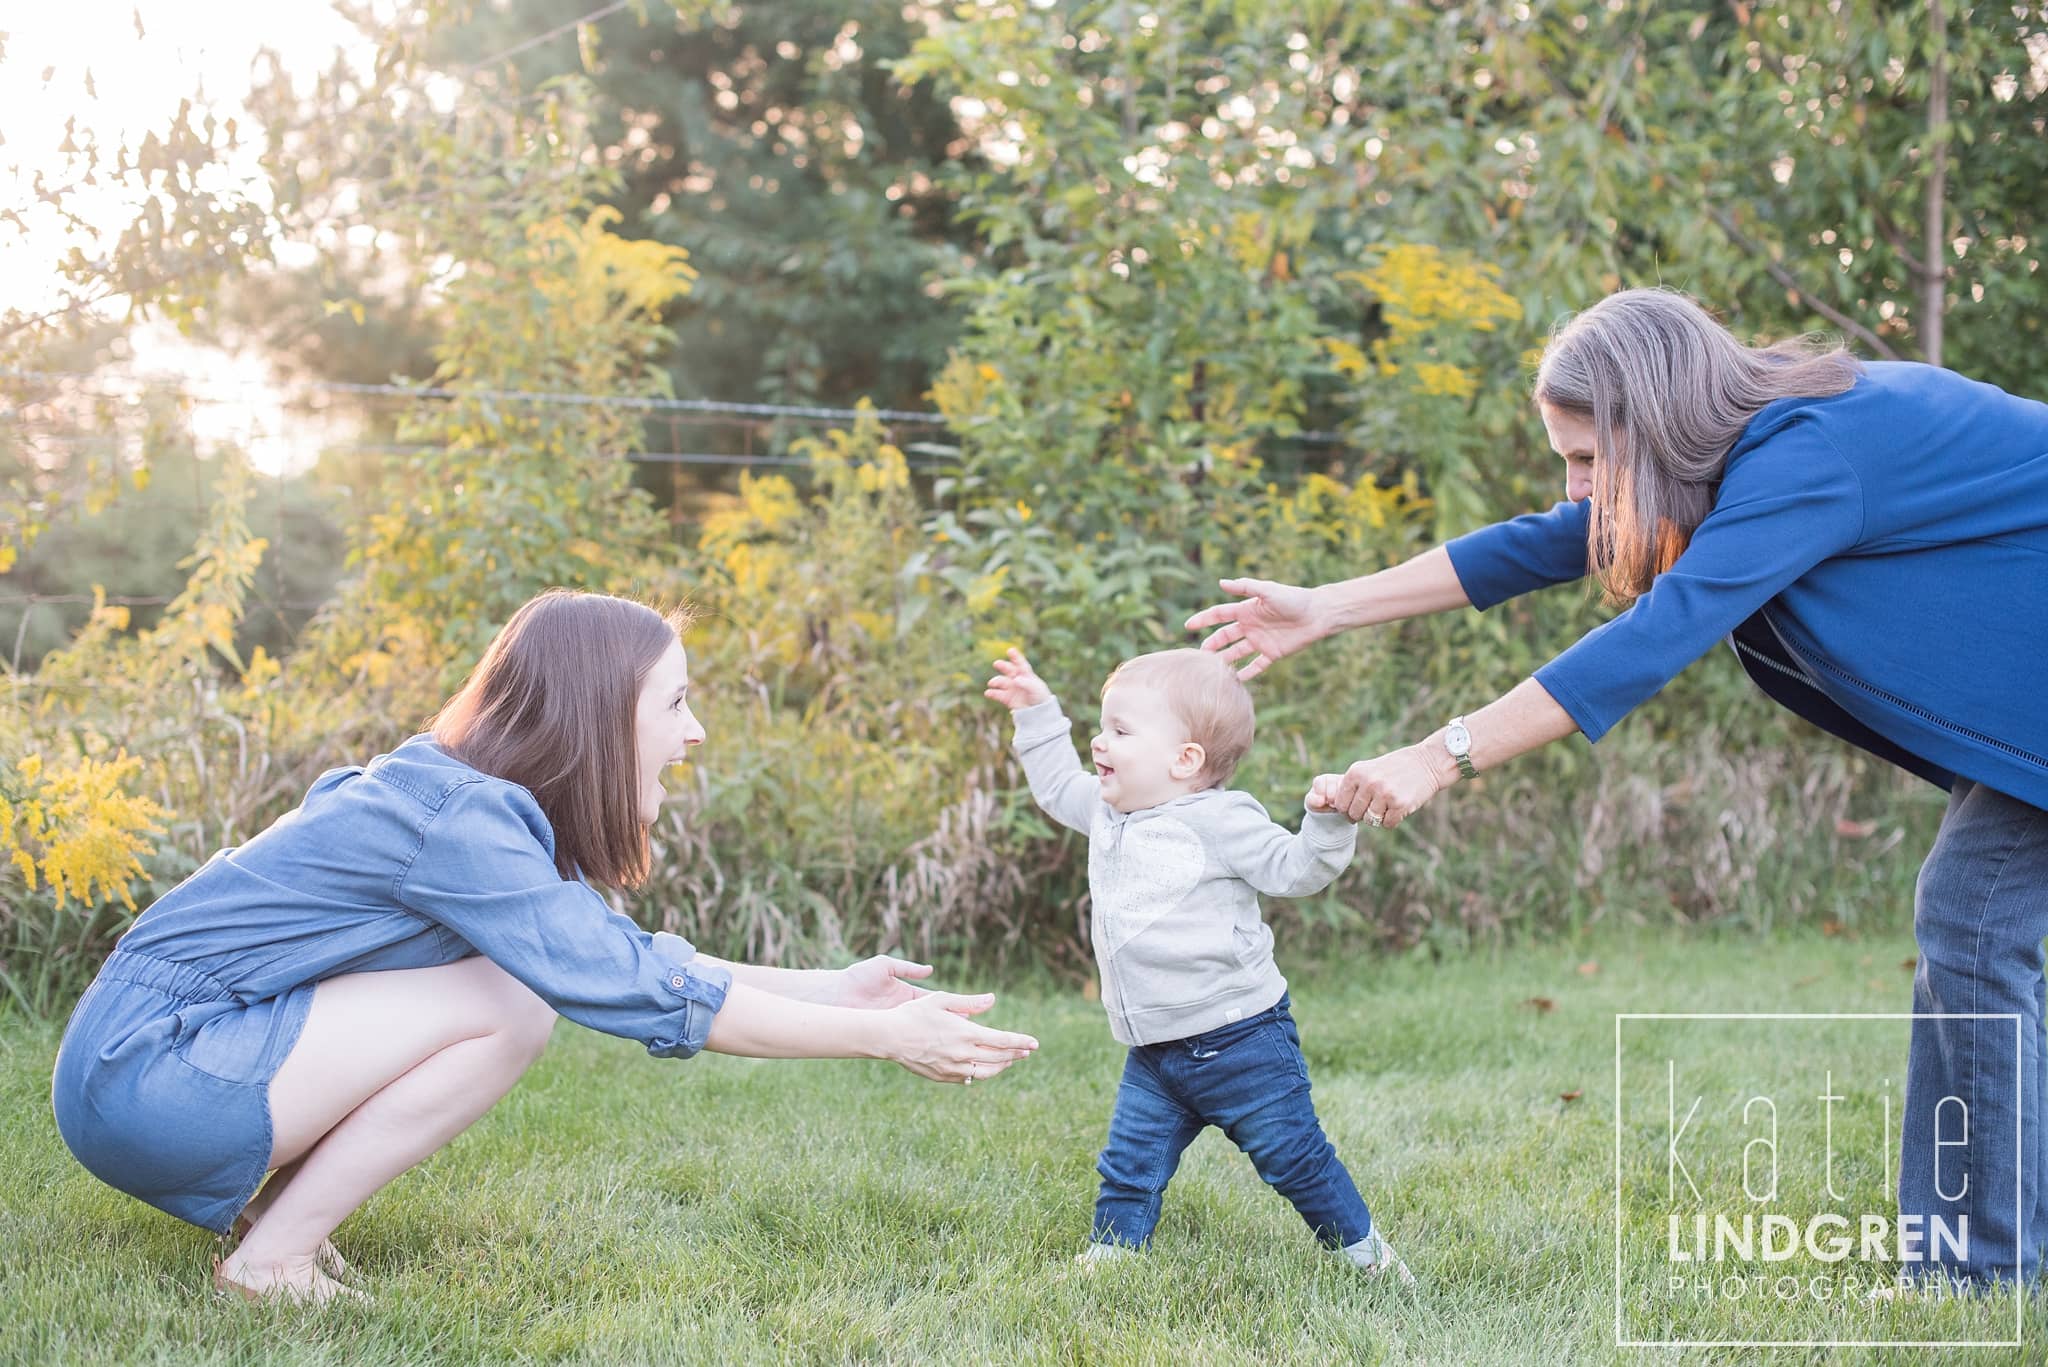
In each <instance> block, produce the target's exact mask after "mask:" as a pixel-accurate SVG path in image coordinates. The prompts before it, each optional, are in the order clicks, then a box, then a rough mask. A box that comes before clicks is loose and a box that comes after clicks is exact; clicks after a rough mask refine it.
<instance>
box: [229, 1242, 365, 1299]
mask: <svg viewBox="0 0 2048 1367" xmlns="http://www.w3.org/2000/svg"><path fill="white" fill-rule="evenodd" d="M295 1262H297V1264H298V1265H294V1263H290V1262H288V1263H272V1264H269V1265H267V1266H257V1265H255V1264H253V1263H250V1262H248V1261H247V1260H245V1259H244V1258H243V1257H242V1256H241V1255H240V1254H239V1253H230V1254H229V1255H228V1256H227V1257H226V1258H216V1259H214V1263H213V1289H214V1292H215V1293H216V1294H217V1295H221V1296H226V1297H233V1296H240V1297H241V1298H242V1299H243V1300H245V1301H268V1300H289V1301H301V1302H304V1303H306V1304H308V1305H326V1304H328V1303H329V1302H331V1301H342V1300H345V1301H355V1302H357V1303H359V1304H363V1305H370V1304H374V1302H373V1301H372V1300H371V1299H370V1297H368V1296H366V1295H364V1294H363V1293H362V1292H360V1291H358V1290H356V1289H355V1288H354V1287H349V1286H343V1285H342V1284H341V1283H340V1282H338V1281H336V1280H334V1279H333V1278H332V1277H330V1276H328V1275H327V1274H326V1273H324V1272H322V1271H321V1270H320V1269H319V1267H318V1266H316V1265H315V1260H314V1259H312V1258H306V1259H303V1260H295Z"/></svg>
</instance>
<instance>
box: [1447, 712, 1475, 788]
mask: <svg viewBox="0 0 2048 1367" xmlns="http://www.w3.org/2000/svg"><path fill="white" fill-rule="evenodd" d="M1454 735H1455V736H1462V737H1463V738H1464V741H1465V744H1464V747H1463V748H1462V749H1461V748H1459V747H1457V746H1454V745H1452V744H1451V737H1452V736H1454ZM1444 749H1445V750H1447V751H1449V752H1450V756H1451V758H1452V759H1454V760H1456V761H1458V773H1459V775H1460V776H1461V777H1464V778H1478V777H1479V769H1478V767H1477V766H1475V765H1474V764H1473V763H1472V732H1471V731H1470V730H1469V729H1467V728H1466V726H1465V719H1464V718H1463V717H1452V718H1451V720H1450V723H1449V728H1448V730H1447V731H1446V732H1445V735H1444Z"/></svg>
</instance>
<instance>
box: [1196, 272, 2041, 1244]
mask: <svg viewBox="0 0 2048 1367" xmlns="http://www.w3.org/2000/svg"><path fill="white" fill-rule="evenodd" d="M1536 403H1537V406H1538V408H1539V409H1540V410H1541V413H1542V417H1543V425H1544V427H1545V429H1546V430H1547V431H1548V433H1549V437H1550V442H1551V445H1552V446H1553V447H1554V448H1556V451H1557V453H1558V454H1559V455H1560V456H1562V457H1563V458H1564V463H1565V495H1566V499H1567V501H1566V502H1563V503H1560V504H1558V505H1557V506H1555V507H1554V508H1552V509H1551V510H1550V511H1549V512H1547V513H1537V514H1531V515H1528V516H1524V517H1518V518H1515V519H1513V520H1511V521H1508V522H1502V523H1499V524H1496V525H1494V526H1490V527H1485V528H1482V529H1480V530H1478V531H1476V532H1473V533H1471V534H1470V535H1467V536H1463V537H1460V538H1458V539H1456V540H1454V541H1451V542H1450V543H1448V544H1447V545H1445V546H1441V547H1438V548H1436V549H1434V550H1431V551H1427V552H1425V553H1423V554H1422V555H1419V556H1417V557H1415V558H1414V559H1412V560H1410V561H1408V562H1406V563H1404V564H1401V565H1397V566H1394V567H1393V568H1390V569H1387V570H1383V571H1381V572H1380V573H1378V574H1372V575H1368V576H1366V577H1364V578H1360V579H1354V580H1350V581H1348V582H1345V583H1340V584H1328V585H1324V586H1322V587H1320V588H1316V589H1303V588H1296V587H1291V586H1288V585H1283V584H1271V583H1266V582H1263V581H1259V580H1226V581H1224V582H1223V588H1224V590H1225V591H1226V592H1228V593H1232V594H1237V595H1240V596H1241V600H1240V601H1237V602H1228V603H1224V604H1221V605H1219V606H1216V607H1212V608H1209V609H1207V610H1205V611H1203V612H1200V613H1197V614H1196V615H1195V616H1194V617H1192V618H1190V619H1189V621H1188V626H1189V628H1190V629H1195V630H1199V629H1202V628H1206V627H1214V628H1216V630H1215V631H1214V632H1213V633H1212V634H1211V635H1210V636H1209V637H1208V639H1207V640H1206V641H1205V642H1204V644H1205V646H1207V647H1208V648H1210V649H1213V650H1221V651H1224V652H1225V654H1226V658H1228V659H1231V660H1233V661H1235V660H1240V659H1246V657H1249V659H1247V660H1246V663H1245V664H1244V665H1243V666H1242V668H1241V669H1240V673H1242V674H1243V675H1245V676H1246V677H1250V676H1252V675H1255V674H1257V673H1259V672H1260V671H1261V670H1263V669H1265V668H1266V667H1267V666H1268V665H1269V664H1271V663H1272V662H1273V661H1274V660H1278V659H1280V658H1282V657H1284V656H1286V655H1289V654H1291V653H1293V652H1294V651H1297V650H1300V649H1301V648H1302V647H1304V646H1306V645H1308V644H1310V643H1311V642H1313V641H1316V640H1319V639H1321V638H1322V637H1324V636H1328V635H1331V634H1332V633H1335V632H1338V631H1343V630H1348V629H1350V628H1352V627H1359V626H1370V625H1375V624H1378V623H1382V622H1390V621H1394V620H1397V619H1400V618H1404V617H1411V616H1415V615H1418V614H1421V613H1427V612H1441V611H1446V610H1448V609H1451V608H1458V607H1464V606H1466V605H1467V604H1470V605H1471V606H1473V607H1476V608H1480V609H1482V610H1484V609H1486V608H1489V607H1492V606H1493V605H1495V604H1496V603H1499V602H1502V601H1503V600H1505V599H1508V598H1511V597H1513V596H1515V595H1516V594H1519V593H1525V592H1528V591H1529V590H1531V589H1536V588H1541V587H1543V586H1545V585H1549V584H1557V583H1563V582H1566V581H1569V580H1575V579H1579V578H1581V577H1583V576H1585V575H1587V574H1592V575H1594V576H1596V577H1597V578H1598V580H1599V582H1600V584H1601V586H1602V587H1603V588H1605V589H1606V590H1607V592H1608V594H1609V596H1610V597H1611V598H1613V599H1615V600H1617V601H1619V602H1621V603H1624V604H1626V605H1627V607H1626V610H1625V611H1623V612H1622V613H1621V614H1620V615H1619V616H1617V617H1616V618H1614V619H1613V620H1612V621H1609V622H1607V623H1605V624H1603V625H1602V626H1600V627H1598V628H1596V629H1594V630H1593V631H1591V632H1589V633H1587V635H1586V636H1585V637H1584V638H1583V639H1582V640H1580V641H1578V642H1577V643H1576V644H1574V645H1573V646H1571V647H1570V648H1569V649H1567V650H1566V651H1565V652H1564V653H1563V654H1561V655H1559V656H1558V657H1557V658H1556V659H1554V660H1552V661H1551V662H1550V663H1549V664H1547V665H1545V666H1543V667H1542V668H1541V669H1539V670H1537V671H1536V674H1535V677H1534V678H1532V679H1528V680H1525V681H1524V682H1523V683H1521V684H1519V685H1518V686H1516V687H1515V688H1514V689H1513V690H1512V691H1510V692H1509V693H1508V694H1507V695H1506V696H1505V697H1502V698H1500V699H1498V700H1496V701H1494V702H1492V703H1489V704H1487V705H1486V706H1484V707H1481V708H1479V709H1477V710H1476V711H1473V712H1472V713H1471V714H1470V715H1469V716H1459V717H1454V718H1452V719H1450V721H1449V723H1448V724H1447V725H1445V726H1444V727H1443V728H1442V729H1440V730H1438V731H1436V732H1434V733H1433V734H1431V735H1430V736H1428V737H1426V738H1424V739H1422V740H1420V741H1417V742H1416V743H1414V744H1412V745H1409V746H1407V747H1405V748H1403V749H1399V750H1395V751H1393V752H1391V753H1389V754H1385V755H1380V756H1378V757H1376V758H1372V759H1365V760H1360V761H1359V762H1357V763H1355V764H1353V765H1351V766H1350V768H1349V769H1348V770H1347V771H1346V772H1345V773H1344V775H1343V776H1342V782H1341V784H1340V785H1337V801H1338V805H1340V806H1342V807H1344V808H1346V809H1347V810H1348V811H1349V813H1350V815H1351V816H1352V817H1353V818H1354V819H1358V818H1363V819H1364V820H1365V821H1367V822H1369V823H1370V824H1372V825H1375V826H1380V825H1385V826H1389V827H1391V826H1396V825H1399V824H1400V822H1401V821H1402V819H1403V818H1405V817H1407V816H1408V815H1410V814H1411V813H1413V812H1414V811H1415V810H1416V809H1417V808H1419V807H1421V806H1422V805H1423V804H1424V803H1426V802H1428V801H1429V800H1430V799H1431V798H1433V797H1435V796H1436V794H1437V793H1439V792H1441V791H1442V790H1443V789H1445V788H1447V787H1449V786H1450V785H1451V784H1453V783H1455V782H1457V781H1458V779H1459V778H1461V777H1466V778H1469V777H1471V776H1472V775H1474V774H1475V773H1477V772H1478V771H1479V770H1481V769H1486V768H1490V767H1492V766H1494V765H1497V764H1502V763H1505V762H1506V761H1508V760H1510V759H1513V758H1514V757H1515V756H1517V755H1520V754H1522V753H1524V752H1526V751H1529V750H1532V749H1535V748H1536V747H1538V746H1540V745H1544V744H1547V743H1549V742H1551V741H1555V740H1558V739H1560V738H1562V737H1564V736H1568V735H1570V734H1572V733H1573V732H1579V733H1581V734H1583V735H1584V736H1585V737H1586V738H1587V739H1588V740H1589V741H1597V740H1599V739H1600V737H1602V736H1603V735H1605V734H1606V733H1607V731H1608V730H1609V728H1611V727H1612V726H1613V725H1614V724H1615V723H1616V722H1618V721H1619V720H1620V719H1621V718H1622V717H1623V716H1624V715H1625V714H1627V713H1628V712H1629V711H1630V710H1631V709H1632V708H1634V707H1635V706H1636V705H1638V704H1639V703H1642V702H1645V701H1647V700H1648V699H1649V698H1650V697H1652V696H1653V695H1654V694H1656V692H1657V691H1658V690H1659V689H1661V688H1662V687H1663V686H1664V684H1665V683H1666V682H1668V681H1669V680H1670V679H1671V678H1672V677H1673V676H1674V675H1676V674H1677V673H1678V672H1679V671H1680V670H1681V669H1683V668H1684V667H1685V666H1686V665H1687V664H1688V663H1690V662H1691V661H1692V660H1694V659H1696V658H1698V657H1699V656H1700V655H1701V654H1703V653H1705V652H1706V651H1707V650H1708V649H1709V648H1710V647H1712V646H1713V645H1714V644H1715V643H1716V642H1717V641H1720V640H1722V639H1723V638H1727V639H1729V640H1730V642H1731V643H1732V645H1733V646H1734V648H1735V650H1736V652H1737V654H1738V656H1739V657H1740V658H1741V661H1742V664H1743V667H1744V668H1745V669H1746V670H1747V671H1748V672H1749V674H1750V677H1751V678H1752V679H1754V680H1755V681H1756V682H1757V683H1758V684H1759V685H1760V686H1761V687H1762V688H1763V690H1764V692H1765V693H1767V694H1769V695H1770V696H1771V697H1772V698H1773V699H1775V700H1777V701H1778V702H1780V703H1782V704H1784V705H1785V706H1788V707H1790V708H1792V709H1793V710H1794V711H1796V712H1798V713H1799V714H1800V715H1802V716H1804V717H1806V718H1807V719H1808V720H1810V721H1813V722H1815V723H1816V724H1818V725H1820V726H1822V727H1823V728H1825V729H1827V730H1829V731H1831V732H1833V733H1834V734H1836V735H1837V736H1840V737H1842V738H1844V739H1846V740H1848V741H1850V742H1852V743H1854V744H1856V745H1859V746H1861V747H1863V748H1864V749H1866V750H1869V751H1871V752H1873V753H1875V754H1877V755H1880V756H1882V757H1884V758H1885V759H1887V760H1889V761H1891V762H1893V763H1895V764H1898V765H1900V766H1902V767H1904V768H1906V769H1908V770H1911V771H1912V772H1913V773H1915V774H1918V775H1920V776H1922V777H1924V778H1927V779H1929V780H1931V781H1932V782H1935V783H1937V784H1940V785H1941V786H1942V787H1944V788H1946V789H1948V790H1949V794H1950V797H1949V804H1948V810H1947V812H1946V814H1945V815H1944V817H1943V819H1942V824H1941V831H1940V834H1939V835H1938V836H1937V837H1936V840H1935V843H1934V849H1933V852H1932V853H1931V854H1930V855H1929V856H1928V859H1927V862H1926V865H1925V866H1924V867H1923V868H1922V870H1921V873H1920V881H1919V887H1918V890H1917V893H1916V897H1915V905H1914V933H1915V935H1916V936H1917V937H1918V940H1919V944H1920V958H1919V965H1918V970H1917V974H1916V977H1915V979H1914V989H1913V1005H1914V1010H1915V1012H1916V1013H1918V1014H1922V1015H1924V1014H1933V1013H1950V1014H1967V1013H1985V1014H2017V1015H2018V1016H2020V1017H2021V1020H2022V1024H2023V1029H2022V1030H2021V1031H2020V1033H2019V1036H2018V1039H2017V1040H2015V1035H2014V1031H2013V1029H2012V1025H2011V1023H2010V1021H2009V1020H1997V1021H1991V1020H1986V1021H1956V1020H1946V1021H1934V1020H1928V1019H1916V1020H1915V1021H1914V1023H1913V1031H1912V1043H1911V1048H1910V1055H1909V1060H1908V1065H1907V1087H1906V1107H1905V1110H1906V1114H1905V1119H1904V1130H1903V1134H1902V1137H1901V1154H1902V1159H1903V1161H1902V1164H1901V1169H1900V1177H1899V1205H1900V1210H1901V1212H1902V1213H1903V1214H1905V1215H1909V1216H1911V1215H1919V1216H1921V1217H1923V1219H1931V1218H1933V1217H1937V1216H1938V1217H1940V1218H1942V1219H1943V1220H1944V1221H1945V1222H1946V1224H1947V1226H1948V1227H1949V1228H1951V1229H1953V1228H1956V1227H1957V1217H1958V1216H1960V1215H1968V1216H1969V1220H1968V1229H1969V1243H1968V1248H1967V1253H1966V1256H1964V1257H1962V1258H1960V1259H1949V1260H1947V1261H1945V1262H1943V1264H1942V1265H1943V1270H1945V1271H1946V1272H1948V1273H1950V1274H1951V1275H1955V1276H1961V1277H1971V1278H1977V1279H1994V1278H2005V1277H2012V1276H2015V1275H2017V1276H2020V1277H2031V1276H2033V1275H2034V1273H2035V1272H2036V1271H2037V1270H2038V1268H2039V1266H2040V1249H2039V1245H2040V1244H2041V1242H2042V1241H2043V1240H2044V1239H2048V1183H2044V1180H2043V1174H2044V1168H2048V1107H2044V1105H2043V1096H2044V1090H2048V1053H2044V1048H2043V1043H2044V1041H2043V1027H2042V1017H2043V1000H2044V979H2043V975H2042V954H2041V943H2042V938H2043V936H2044V935H2048V810H2044V809H2048V707H2044V706H2043V704H2042V699H2041V690H2042V687H2043V683H2044V676H2048V405H2043V404H2040V403H2036V402H2032V401H2029V400H2026V399H2021V398H2016V397H2014V396H2012V395H2010V394H2006V393H2004V392H2002V391H2000V390H1998V389H1995V388H1993V387H1991V386H1989V385H1984V384H1977V383H1973V382H1971V381H1969V380H1966V379H1964V378H1962V377H1961V376H1959V375H1955V374H1951V373H1950V372H1948V371H1944V370H1939V369H1936V368H1934V367H1931V366H1924V365H1911V364H1872V365H1862V364H1859V363H1857V362H1856V361H1854V360H1852V359H1851V358H1850V357H1849V356H1848V355H1846V354H1845V353H1843V352H1841V351H1839V350H1825V349H1822V348H1819V347H1817V346H1814V345H1812V344H1809V343H1806V342H1797V341H1796V342H1790V343H1785V344H1781V345H1779V346H1775V347H1769V348H1755V347H1748V346H1744V345H1742V344H1741V343H1739V342H1738V341H1737V340H1736V339H1735V338H1734V337H1733V336H1731V335H1730V334H1729V333H1728V332H1727V331H1726V330H1725V329H1724V328H1722V327H1721V326H1719V325H1718V324H1717V323H1715V322H1714V320H1713V319H1712V318H1710V317H1709V316H1708V315H1707V314H1706V313H1705V312H1704V311H1703V310H1702V309H1701V308H1700V307H1699V306H1698V305H1697V304H1695V303H1694V302H1693V301H1691V300H1690V299H1688V298H1686V297H1685V296H1683V295H1680V294H1677V293H1675V292H1671V291H1666V290H1626V291H1623V292H1621V293H1619V294H1616V295H1613V296H1611V297H1609V298H1607V299H1605V300H1603V301H1601V302H1600V303H1598V304H1596V305H1594V306H1593V307H1592V308H1590V309H1588V310H1586V311H1585V312H1584V313H1582V314H1579V315H1578V316H1577V317H1575V318H1572V319H1570V320H1568V321H1567V322H1565V323H1564V324H1562V325H1560V326H1559V328H1558V329H1557V331H1556V332H1555V333H1554V334H1553V336H1552V337H1551V340H1550V343H1549V346H1548V348H1547V349H1546V350H1545V352H1544V356H1543V361H1542V364H1541V366H1540V368H1539V370H1538V373H1537V378H1536ZM2016 1050H2017V1051H2018V1052H2017V1057H2016V1056H2015V1051H2016ZM2016 1076H2017V1077H2018V1079H2019V1082H2018V1084H2017V1086H2016V1084H2015V1081H2014V1079H2015V1077H2016ZM2016 1092H2017V1094H2015V1093H2016ZM1951 1099H1953V1100H1957V1101H1960V1102H1961V1103H1962V1104H1963V1105H1964V1106H1965V1107H1966V1108H1967V1110H1966V1112H1964V1114H1967V1116H1968V1124H1967V1131H1966V1134H1967V1144H1966V1146H1962V1147H1959V1146H1958V1145H1957V1144H1956V1143H1955V1142H1954V1141H1955V1140H1957V1139H1958V1137H1959V1135H1960V1134H1961V1133H1963V1132H1961V1131H1959V1128H1958V1126H1957V1125H1956V1119H1957V1113H1956V1112H1954V1111H1953V1110H1952V1109H1951V1111H1950V1113H1949V1117H1948V1119H1947V1120H1946V1121H1945V1123H1944V1127H1943V1129H1942V1132H1941V1138H1942V1141H1943V1143H1942V1144H1941V1146H1940V1147H1939V1148H1937V1147H1936V1142H1935V1141H1936V1131H1935V1123H1936V1118H1937V1110H1938V1108H1939V1107H1940V1106H1941V1105H1942V1104H1943V1103H1944V1102H1946V1101H1949V1100H1951ZM2016 1122H2023V1127H2022V1128H2021V1129H2020V1131H2019V1133H2020V1136H2021V1137H2020V1138H2019V1139H2018V1140H2016V1139H2015V1128H2016ZM2021 1146H2023V1148H2022V1147H2021ZM1965 1177H1966V1178H1967V1181H1965V1180H1964V1179H1965ZM2015 1183H2017V1184H2018V1186H2017V1187H2015ZM1951 1194H1953V1195H1951ZM2016 1204H2017V1209H2018V1225H2017V1227H2015V1209H2016ZM1941 1252H1942V1253H1943V1255H1944V1257H1946V1255H1947V1252H1948V1250H1946V1249H1945V1248H1944V1249H1943V1250H1941ZM1929 1261H1930V1262H1933V1261H1936V1260H1935V1259H1933V1258H1932V1256H1930V1259H1929ZM1922 1270H1923V1271H1924V1270H1926V1269H1922Z"/></svg>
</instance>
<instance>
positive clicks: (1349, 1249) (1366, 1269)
mask: <svg viewBox="0 0 2048 1367" xmlns="http://www.w3.org/2000/svg"><path fill="white" fill-rule="evenodd" d="M1339 1252H1341V1253H1343V1255H1344V1256H1345V1257H1346V1258H1348V1259H1350V1260H1351V1265H1352V1266H1353V1267H1355V1268H1357V1269H1358V1270H1359V1271H1361V1272H1363V1273H1365V1274H1366V1275H1367V1276H1371V1277H1377V1276H1380V1275H1382V1274H1383V1273H1386V1272H1392V1273H1393V1274H1394V1276H1395V1277H1397V1278H1399V1279H1400V1282H1401V1285H1403V1286H1413V1285H1415V1274H1414V1273H1413V1272H1410V1271H1409V1270H1408V1264H1406V1263H1404V1262H1402V1261H1401V1258H1400V1255H1399V1254H1397V1253H1395V1252H1394V1246H1393V1245H1392V1244H1390V1243H1388V1242H1387V1241H1386V1240H1385V1239H1382V1238H1381V1237H1380V1232H1379V1231H1378V1230H1374V1231H1373V1232H1372V1233H1370V1234H1368V1235H1366V1236H1365V1237H1364V1238H1363V1239H1360V1240H1359V1241H1358V1242H1357V1243H1355V1244H1346V1245H1344V1247H1343V1248H1342V1249H1340V1250H1339Z"/></svg>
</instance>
